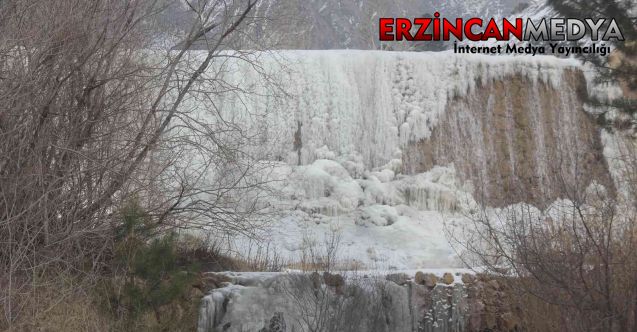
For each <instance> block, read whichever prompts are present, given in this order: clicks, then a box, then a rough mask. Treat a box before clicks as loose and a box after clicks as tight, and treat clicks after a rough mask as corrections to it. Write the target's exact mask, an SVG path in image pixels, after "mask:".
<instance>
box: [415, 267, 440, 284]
mask: <svg viewBox="0 0 637 332" xmlns="http://www.w3.org/2000/svg"><path fill="white" fill-rule="evenodd" d="M414 281H415V282H416V283H417V284H419V285H425V286H427V287H429V288H434V287H435V286H436V283H437V282H438V277H436V275H435V274H432V273H422V272H420V271H418V272H416V277H415V279H414Z"/></svg>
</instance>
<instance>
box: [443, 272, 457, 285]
mask: <svg viewBox="0 0 637 332" xmlns="http://www.w3.org/2000/svg"><path fill="white" fill-rule="evenodd" d="M453 281H454V278H453V274H451V273H449V272H447V273H445V274H444V275H443V276H442V282H443V283H445V284H446V285H451V284H453Z"/></svg>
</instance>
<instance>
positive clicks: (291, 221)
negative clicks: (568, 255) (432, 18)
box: [186, 50, 579, 270]
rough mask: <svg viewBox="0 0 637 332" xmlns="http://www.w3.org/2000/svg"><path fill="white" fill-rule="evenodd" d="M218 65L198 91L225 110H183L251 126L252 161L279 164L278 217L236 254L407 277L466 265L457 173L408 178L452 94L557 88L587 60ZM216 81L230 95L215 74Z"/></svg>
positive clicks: (369, 57)
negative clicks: (329, 262) (523, 80)
mask: <svg viewBox="0 0 637 332" xmlns="http://www.w3.org/2000/svg"><path fill="white" fill-rule="evenodd" d="M230 55H231V54H230ZM193 56H195V57H196V56H199V53H197V52H195V53H194V54H193ZM253 59H258V60H259V62H258V65H255V63H254V62H250V61H247V60H253ZM212 66H213V69H212V70H210V71H209V72H208V73H206V74H205V75H204V76H205V77H204V78H206V79H209V81H207V82H205V83H202V84H203V86H201V87H198V88H201V89H203V88H207V89H211V88H212V89H214V91H222V92H220V93H219V96H218V98H217V99H218V100H219V101H218V102H217V101H215V102H213V101H211V100H208V99H205V98H194V97H193V98H192V99H189V100H188V103H187V106H186V107H189V108H192V109H197V110H199V112H200V113H201V115H199V116H198V117H199V118H200V119H202V121H203V119H205V112H208V111H210V110H214V112H215V114H219V115H221V116H222V117H223V118H224V119H231V120H232V121H233V123H237V124H240V125H241V126H244V127H245V128H246V131H247V135H246V136H248V137H251V136H254V137H258V141H259V142H260V143H259V144H257V145H256V146H255V154H258V155H259V156H261V158H263V159H267V160H270V161H276V162H275V163H276V167H275V170H274V171H273V172H271V173H269V174H268V176H269V177H271V180H272V181H273V182H272V185H273V192H277V193H278V194H277V195H271V196H270V197H269V198H268V199H267V206H269V207H271V210H272V211H278V214H277V215H276V216H274V217H272V218H271V219H270V220H269V225H268V227H266V228H265V229H263V230H262V231H261V232H259V234H258V240H260V241H259V242H258V243H256V244H255V241H253V239H252V238H248V237H244V236H235V237H233V238H232V239H230V240H231V241H230V244H229V246H230V247H231V249H232V250H236V251H238V252H239V253H243V254H247V253H249V252H252V251H253V250H254V247H255V246H257V247H260V248H268V251H269V252H276V255H277V256H278V257H279V258H280V259H282V260H284V261H285V262H288V263H298V262H300V261H301V260H303V258H304V257H307V256H308V254H309V253H312V252H314V253H316V252H320V253H322V254H325V255H327V252H328V251H329V247H330V245H331V246H335V247H337V248H336V249H337V250H335V251H336V254H335V255H337V256H338V257H337V261H338V262H339V266H338V268H340V269H350V268H352V267H353V266H355V267H356V268H359V269H360V268H364V269H385V270H400V269H413V268H435V267H440V268H442V267H460V266H462V264H461V262H460V261H459V260H458V258H457V256H456V252H455V250H454V248H452V246H451V245H450V244H449V242H448V241H447V238H446V236H445V235H446V234H447V232H448V231H449V227H455V226H454V225H456V224H461V223H462V222H463V220H465V219H464V218H465V215H466V214H467V213H470V212H471V211H472V210H474V209H475V202H474V201H473V199H472V197H471V195H470V194H469V193H471V192H472V184H471V183H464V182H461V181H460V180H458V178H459V177H458V176H457V175H456V171H455V169H454V166H453V165H439V166H436V167H434V168H433V169H431V170H429V171H428V172H425V173H420V174H403V167H402V161H401V160H402V157H403V155H402V154H403V148H404V147H405V146H406V145H407V144H409V143H410V142H416V141H419V140H421V139H424V138H427V137H429V136H430V135H431V133H432V131H433V130H434V129H435V128H436V125H437V124H438V120H439V118H440V117H441V115H443V114H444V112H445V111H446V107H447V103H448V101H450V100H451V99H453V98H455V97H459V96H464V95H466V94H468V93H471V92H473V91H475V90H476V89H477V88H478V87H479V86H480V85H484V84H485V83H488V82H490V81H492V80H500V79H504V78H506V77H507V76H510V75H523V76H526V77H528V78H529V79H530V80H531V84H533V82H546V83H548V84H549V85H550V86H552V87H554V88H555V89H560V86H561V85H562V84H569V83H568V82H566V83H565V82H562V74H563V72H564V70H566V69H572V68H578V66H579V63H578V62H577V61H575V60H572V59H557V58H555V57H550V56H535V57H531V56H517V57H493V56H486V55H472V56H461V55H455V54H453V53H451V52H450V51H448V52H437V53H428V52H425V53H401V52H375V51H350V50H348V51H282V52H268V53H262V52H252V53H248V54H242V55H241V56H240V57H231V58H228V57H219V60H217V59H216V60H215V62H214V63H213V65H212ZM219 72H221V73H222V75H223V76H224V85H223V87H220V86H218V82H219V77H216V76H215V77H213V76H211V75H210V74H212V73H219ZM207 85H208V86H207ZM210 85H211V86H210ZM222 88H225V89H222ZM264 128H265V130H264ZM334 239H337V241H334ZM334 242H337V243H336V245H335V244H334Z"/></svg>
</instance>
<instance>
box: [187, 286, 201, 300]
mask: <svg viewBox="0 0 637 332" xmlns="http://www.w3.org/2000/svg"><path fill="white" fill-rule="evenodd" d="M189 296H190V298H191V299H197V300H199V299H201V298H202V297H203V296H204V292H203V291H202V290H201V289H200V288H198V287H192V288H191V289H190V294H189Z"/></svg>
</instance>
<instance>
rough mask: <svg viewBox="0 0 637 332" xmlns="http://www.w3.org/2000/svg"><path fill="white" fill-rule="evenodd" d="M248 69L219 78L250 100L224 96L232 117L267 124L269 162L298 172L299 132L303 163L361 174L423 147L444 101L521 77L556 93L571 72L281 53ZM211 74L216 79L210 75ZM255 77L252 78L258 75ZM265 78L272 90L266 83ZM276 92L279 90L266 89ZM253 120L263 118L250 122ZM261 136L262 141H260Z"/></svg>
mask: <svg viewBox="0 0 637 332" xmlns="http://www.w3.org/2000/svg"><path fill="white" fill-rule="evenodd" d="M253 56H254V57H258V58H259V61H261V63H260V65H259V67H256V68H257V69H255V67H254V64H252V63H249V62H246V61H242V60H236V61H234V60H227V59H224V62H223V64H220V63H217V64H216V66H217V67H216V69H218V66H223V68H224V71H225V72H226V77H231V79H230V81H231V82H235V83H236V84H237V85H238V86H242V87H248V90H249V91H250V92H257V93H258V95H249V94H243V93H234V92H233V93H228V94H226V95H225V98H224V100H223V101H222V103H220V105H221V104H222V105H223V109H224V112H225V113H226V114H231V115H232V116H238V114H239V113H241V112H245V111H249V112H250V113H251V114H252V116H253V117H252V119H251V120H250V119H246V122H253V123H252V124H251V125H252V126H253V127H254V129H255V130H256V129H258V128H261V129H263V126H264V125H265V124H266V123H267V130H265V131H267V135H266V134H263V133H261V134H263V135H265V136H267V140H268V142H270V143H272V144H273V145H272V144H271V146H273V149H274V154H273V157H279V158H281V159H283V160H285V161H287V162H289V163H291V164H296V163H297V162H298V153H297V152H295V151H294V134H295V132H296V131H297V129H298V127H299V123H300V124H301V135H300V139H301V143H302V149H301V163H302V164H308V163H311V162H312V161H313V160H315V159H317V158H323V157H324V156H322V155H320V154H321V153H325V152H328V153H334V154H336V155H337V156H353V157H352V158H361V157H362V161H363V162H364V164H365V165H366V167H367V168H373V167H378V166H382V165H384V164H386V163H387V162H389V161H390V160H392V159H400V157H401V147H403V146H404V145H405V144H406V143H407V142H409V141H417V140H419V139H422V138H426V137H428V136H429V135H430V134H431V130H432V129H433V128H434V127H435V126H436V124H437V121H438V119H439V117H440V114H441V113H442V112H444V111H445V107H446V105H447V102H448V100H449V99H450V98H453V97H454V96H462V95H465V94H467V93H468V92H470V91H472V90H473V89H474V88H475V87H476V84H477V83H479V82H482V83H484V82H487V81H488V80H493V79H501V78H503V77H505V76H507V75H513V74H521V75H525V76H528V77H529V78H531V79H532V81H545V82H549V83H550V84H551V85H552V86H554V87H555V88H557V89H559V87H560V84H561V76H562V75H561V74H562V71H563V70H564V69H566V68H570V67H574V66H578V64H577V62H575V61H574V60H559V59H556V58H554V57H542V56H535V57H531V56H528V57H527V56H519V57H494V56H480V55H473V56H466V55H464V56H460V55H455V54H453V53H452V52H450V51H448V52H440V53H414V52H412V53H400V52H374V51H284V52H279V53H268V54H265V53H258V54H255V55H253ZM211 72H214V71H211ZM259 73H260V74H259ZM263 73H266V74H267V75H268V77H269V78H272V79H273V81H274V82H275V83H272V82H268V83H264V82H265V81H264V79H263V77H264V76H263V75H262V74H263ZM275 84H278V86H277V88H276V89H275V88H273V86H274V85H275ZM255 114H261V115H263V114H267V118H260V117H259V118H257V119H258V121H256V122H258V123H260V124H261V125H262V126H261V127H259V126H258V125H257V124H255V123H254V122H255V120H254V119H255V117H254V116H255ZM265 136H264V139H265Z"/></svg>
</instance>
